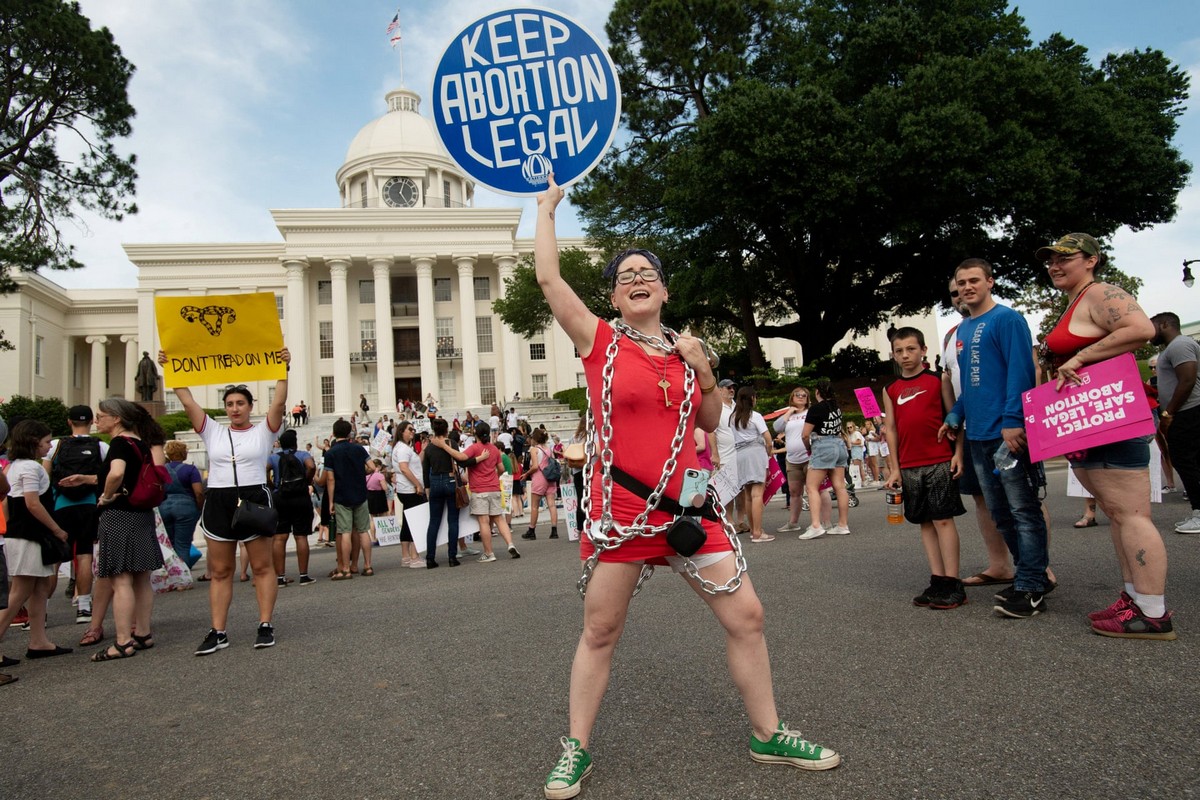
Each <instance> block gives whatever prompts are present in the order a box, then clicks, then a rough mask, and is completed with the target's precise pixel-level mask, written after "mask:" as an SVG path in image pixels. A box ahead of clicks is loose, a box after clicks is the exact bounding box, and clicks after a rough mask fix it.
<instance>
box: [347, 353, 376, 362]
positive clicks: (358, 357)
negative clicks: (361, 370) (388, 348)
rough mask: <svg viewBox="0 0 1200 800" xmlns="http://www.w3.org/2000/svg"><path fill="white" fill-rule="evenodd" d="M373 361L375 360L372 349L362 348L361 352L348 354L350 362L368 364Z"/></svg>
mask: <svg viewBox="0 0 1200 800" xmlns="http://www.w3.org/2000/svg"><path fill="white" fill-rule="evenodd" d="M374 361H375V351H374V350H364V351H363V352H361V353H351V354H350V363H351V364H370V363H373V362H374Z"/></svg>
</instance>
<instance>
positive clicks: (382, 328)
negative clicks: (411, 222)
mask: <svg viewBox="0 0 1200 800" xmlns="http://www.w3.org/2000/svg"><path fill="white" fill-rule="evenodd" d="M371 273H372V274H373V275H374V276H375V370H376V373H375V374H376V376H377V381H376V383H377V384H378V386H379V400H378V402H377V405H378V406H379V408H380V411H378V412H376V413H377V414H378V413H383V414H389V415H390V414H391V413H392V412H394V411H395V410H396V359H395V356H394V351H395V348H394V347H393V340H392V259H391V258H373V259H371Z"/></svg>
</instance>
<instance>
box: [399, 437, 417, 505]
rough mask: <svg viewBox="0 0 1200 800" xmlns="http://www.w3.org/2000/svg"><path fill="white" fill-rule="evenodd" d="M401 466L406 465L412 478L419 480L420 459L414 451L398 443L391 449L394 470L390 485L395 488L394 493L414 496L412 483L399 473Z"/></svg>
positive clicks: (415, 488) (402, 443)
mask: <svg viewBox="0 0 1200 800" xmlns="http://www.w3.org/2000/svg"><path fill="white" fill-rule="evenodd" d="M401 464H407V465H408V469H409V471H410V472H412V474H413V477H415V478H416V479H417V480H421V457H420V456H419V455H417V451H416V450H413V449H412V448H411V447H410V446H408V445H406V444H405V443H404V442H400V443H399V444H397V445H396V446H395V447H393V448H392V465H393V468H394V470H395V471H394V472H393V473H392V485H393V486H395V487H396V491H397V492H398V493H400V494H416V492H417V487H416V486H414V485H413V482H412V481H410V480H409V479H408V478H406V477H404V473H403V472H401V471H400V465H401Z"/></svg>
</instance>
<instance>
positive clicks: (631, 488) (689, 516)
mask: <svg viewBox="0 0 1200 800" xmlns="http://www.w3.org/2000/svg"><path fill="white" fill-rule="evenodd" d="M612 479H613V482H614V483H616V484H617V485H618V486H620V487H621V488H623V489H625V490H626V491H628V492H631V493H633V494H636V495H637V496H638V497H640V498H642V499H643V500H648V499H649V498H650V493H651V492H652V491H653V489H651V488H650V487H649V486H647V485H646V484H644V483H642V482H641V481H639V480H638V479H637V478H635V477H633V476H632V475H630V474H629V473H628V472H626V471H625V470H623V469H621V468H620V467H616V466H614V467H613V468H612ZM658 510H659V511H665V512H667V513H668V514H670V515H671V516H673V517H675V521H674V522H672V523H671V527H669V528H668V529H667V544H669V545H671V549H672V550H674V551H675V552H676V553H679V555H681V556H683V557H684V558H690V557H691V556H693V555H695V554H696V552H697V551H698V550H699V549H700V548H701V547H703V546H704V543H705V542H706V541H708V534H707V533H705V532H704V526H703V525H701V524H700V520H701V519H708V520H712V521H714V522H719V521H720V517H718V516H717V510H716V509H715V508H714V507H713V502H712V496H711V495H709V496H707V497H706V498H705V500H704V505H703V506H701V507H700V508H695V507H690V508H684V507H683V506H681V505H679V503H678V502H676V501H675V500H672V499H671V498H669V497H662V498H659V501H658Z"/></svg>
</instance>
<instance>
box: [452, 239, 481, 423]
mask: <svg viewBox="0 0 1200 800" xmlns="http://www.w3.org/2000/svg"><path fill="white" fill-rule="evenodd" d="M454 265H455V266H456V267H458V315H459V317H461V318H462V322H461V323H460V325H459V330H460V331H461V332H462V352H463V360H462V364H463V401H462V404H461V405H462V407H463V408H471V407H474V406H477V405H479V338H478V337H477V336H476V335H475V256H455V257H454Z"/></svg>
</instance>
